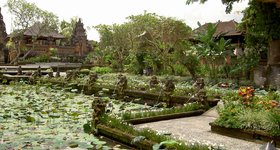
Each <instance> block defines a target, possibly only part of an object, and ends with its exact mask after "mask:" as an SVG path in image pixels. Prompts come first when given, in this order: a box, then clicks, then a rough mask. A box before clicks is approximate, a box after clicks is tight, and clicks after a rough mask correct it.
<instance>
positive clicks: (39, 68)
mask: <svg viewBox="0 0 280 150" xmlns="http://www.w3.org/2000/svg"><path fill="white" fill-rule="evenodd" d="M37 73H38V76H39V77H41V76H42V71H41V67H40V66H39V67H38V68H37Z"/></svg>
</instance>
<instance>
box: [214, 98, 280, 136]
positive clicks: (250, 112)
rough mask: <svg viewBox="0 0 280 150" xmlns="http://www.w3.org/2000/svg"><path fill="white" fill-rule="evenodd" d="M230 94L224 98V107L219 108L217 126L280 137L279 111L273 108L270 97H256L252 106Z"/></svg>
mask: <svg viewBox="0 0 280 150" xmlns="http://www.w3.org/2000/svg"><path fill="white" fill-rule="evenodd" d="M236 95H237V94H236V93H235V95H233V93H232V94H231V93H229V94H228V95H225V96H223V101H224V107H219V108H218V113H219V117H218V118H217V119H216V120H215V121H214V123H215V124H217V125H219V126H223V127H227V128H239V129H249V130H263V131H265V132H267V133H269V134H270V135H272V136H279V135H280V126H279V123H280V117H279V111H278V110H277V109H276V108H273V107H271V106H270V105H271V104H270V103H268V102H269V98H268V97H270V96H267V95H265V96H264V95H263V96H261V97H260V96H259V97H257V96H255V97H254V98H253V99H252V101H251V103H250V104H247V105H244V104H242V99H241V98H240V97H237V96H236Z"/></svg>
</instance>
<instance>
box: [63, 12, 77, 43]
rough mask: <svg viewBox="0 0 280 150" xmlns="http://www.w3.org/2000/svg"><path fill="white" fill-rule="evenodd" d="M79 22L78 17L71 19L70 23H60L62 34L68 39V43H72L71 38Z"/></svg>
mask: <svg viewBox="0 0 280 150" xmlns="http://www.w3.org/2000/svg"><path fill="white" fill-rule="evenodd" d="M77 22H78V17H77V16H75V17H72V18H71V19H70V22H67V21H65V20H62V21H61V23H60V33H61V34H62V35H63V36H64V37H65V38H66V40H67V42H68V43H70V41H71V36H72V34H73V30H74V28H75V25H76V23H77Z"/></svg>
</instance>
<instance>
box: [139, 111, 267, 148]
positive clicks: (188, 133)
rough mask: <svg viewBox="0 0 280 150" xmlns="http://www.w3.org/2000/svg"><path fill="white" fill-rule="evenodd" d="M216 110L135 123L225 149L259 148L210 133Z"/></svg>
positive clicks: (183, 138) (186, 139)
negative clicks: (198, 114)
mask: <svg viewBox="0 0 280 150" xmlns="http://www.w3.org/2000/svg"><path fill="white" fill-rule="evenodd" d="M217 115H218V114H217V112H216V110H215V109H212V110H210V111H208V112H206V113H204V114H203V115H201V116H197V117H187V118H180V119H172V120H166V121H159V122H152V123H145V124H140V125H136V126H137V127H139V128H145V127H148V128H151V129H153V130H156V131H158V132H168V133H172V136H174V137H177V138H179V139H181V140H183V141H189V142H195V141H199V142H200V143H205V144H211V145H213V144H214V145H216V146H218V145H219V146H221V148H223V149H227V150H259V148H260V147H261V146H262V144H258V143H254V142H249V141H245V140H240V139H236V138H231V137H227V136H223V135H219V134H216V133H212V132H211V129H210V126H209V123H210V122H212V121H214V120H215V119H216V117H217Z"/></svg>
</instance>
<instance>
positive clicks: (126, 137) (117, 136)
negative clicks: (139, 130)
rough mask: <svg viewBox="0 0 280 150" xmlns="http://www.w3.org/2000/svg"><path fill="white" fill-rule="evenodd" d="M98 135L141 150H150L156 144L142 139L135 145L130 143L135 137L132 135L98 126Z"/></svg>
mask: <svg viewBox="0 0 280 150" xmlns="http://www.w3.org/2000/svg"><path fill="white" fill-rule="evenodd" d="M97 129H98V134H100V135H103V136H106V137H109V138H110V139H114V140H116V141H119V142H121V143H124V144H127V145H130V146H132V147H135V148H138V149H143V150H151V149H152V147H153V145H155V144H156V142H153V141H150V140H147V139H144V140H142V141H139V142H137V143H132V142H131V141H133V139H135V138H136V137H135V136H133V135H130V134H128V133H125V132H122V131H121V130H118V129H114V128H110V127H107V126H105V125H101V124H100V125H98V126H97Z"/></svg>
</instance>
